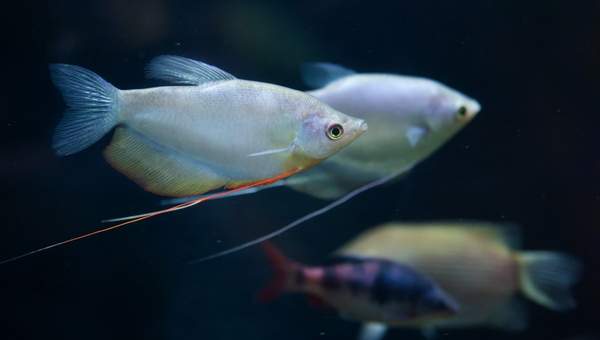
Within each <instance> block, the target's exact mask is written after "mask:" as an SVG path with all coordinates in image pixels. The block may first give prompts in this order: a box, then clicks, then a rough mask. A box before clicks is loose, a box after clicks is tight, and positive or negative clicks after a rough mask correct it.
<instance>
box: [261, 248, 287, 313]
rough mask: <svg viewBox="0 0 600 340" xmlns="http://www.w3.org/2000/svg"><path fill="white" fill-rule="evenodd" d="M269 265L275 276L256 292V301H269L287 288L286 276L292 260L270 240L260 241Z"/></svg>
mask: <svg viewBox="0 0 600 340" xmlns="http://www.w3.org/2000/svg"><path fill="white" fill-rule="evenodd" d="M261 245H262V247H263V250H264V251H265V254H266V255H267V259H268V260H269V262H270V263H271V267H272V268H273V270H275V276H274V277H273V278H272V279H271V281H269V282H268V283H267V285H266V286H265V287H264V288H263V289H262V290H261V291H260V293H258V296H257V300H258V302H261V303H263V302H269V301H271V300H273V299H275V298H276V297H278V296H279V295H281V294H283V293H285V291H287V290H288V289H289V287H288V276H289V273H290V269H291V267H292V266H293V262H292V261H290V260H288V259H287V258H286V257H285V255H283V254H282V253H281V252H280V251H279V250H278V249H277V248H275V246H274V245H273V244H272V243H271V242H268V241H266V242H263V243H261Z"/></svg>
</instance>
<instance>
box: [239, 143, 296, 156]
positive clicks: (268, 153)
mask: <svg viewBox="0 0 600 340" xmlns="http://www.w3.org/2000/svg"><path fill="white" fill-rule="evenodd" d="M292 148H293V146H290V147H287V148H283V149H271V150H266V151H261V152H255V153H251V154H249V155H246V156H247V157H255V156H263V155H272V154H276V153H283V152H288V151H290V150H291V149H292Z"/></svg>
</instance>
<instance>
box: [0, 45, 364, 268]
mask: <svg viewBox="0 0 600 340" xmlns="http://www.w3.org/2000/svg"><path fill="white" fill-rule="evenodd" d="M147 71H148V76H150V77H154V78H159V79H164V80H168V81H171V82H174V83H179V84H190V85H195V86H167V87H155V88H149V89H143V90H119V89H117V88H115V87H114V86H112V85H111V84H109V83H108V82H106V81H105V80H104V79H102V78H101V77H100V76H98V75H97V74H95V73H93V72H91V71H88V70H86V69H84V68H81V67H78V66H73V65H66V64H53V65H50V76H51V78H52V82H53V83H54V84H55V85H56V86H57V87H58V88H59V90H60V91H61V93H62V95H63V98H64V99H65V102H66V103H67V105H69V106H70V108H69V109H68V110H67V111H66V112H65V116H64V117H63V119H62V120H61V121H60V123H59V124H58V126H57V128H56V131H55V133H54V143H53V148H54V149H55V150H56V153H57V155H59V156H64V155H70V154H73V153H76V152H79V151H81V150H83V149H85V148H87V147H89V146H90V145H92V144H94V143H95V142H97V141H98V140H99V139H100V138H102V137H103V136H104V135H105V134H107V133H108V132H110V131H111V130H112V129H114V128H115V127H116V131H115V134H114V136H113V139H112V142H111V143H110V145H109V146H108V147H107V148H106V149H105V151H104V156H105V157H106V160H107V161H108V162H109V163H110V164H111V165H112V166H113V167H114V168H115V169H117V170H118V171H120V172H121V173H123V174H125V175H126V176H127V177H129V178H130V179H132V180H133V181H135V182H136V183H137V184H139V185H140V186H141V187H142V188H144V189H146V190H148V191H150V192H153V193H156V194H160V195H167V196H179V197H183V196H191V195H198V194H202V193H204V192H206V191H209V190H212V189H217V188H220V187H226V188H237V189H235V190H242V189H244V188H247V187H251V186H255V185H265V184H268V183H272V182H276V181H278V180H280V179H282V178H285V177H287V176H289V175H291V174H294V173H297V172H299V171H302V170H305V169H308V168H310V167H312V166H314V165H315V164H318V163H319V162H321V161H323V160H324V159H326V158H327V157H330V156H331V155H333V154H335V153H336V152H337V151H339V150H340V149H341V148H343V147H345V146H346V145H348V144H349V143H351V142H352V141H354V140H355V139H356V138H357V137H358V136H360V135H361V134H362V133H363V132H364V131H365V130H366V129H367V124H366V123H365V122H364V121H363V120H362V119H357V118H353V117H350V116H347V115H345V114H343V113H341V112H338V111H335V110H333V109H332V108H330V107H329V106H327V105H325V104H323V103H322V102H320V101H319V100H318V99H316V98H314V97H313V96H310V95H308V94H306V93H304V92H300V91H295V90H291V89H288V88H285V87H281V86H277V85H272V84H266V83H260V82H253V81H247V80H239V79H236V78H235V77H234V76H232V75H230V74H229V73H226V72H224V71H222V70H220V69H218V68H216V67H214V66H210V65H207V64H204V63H201V62H199V61H195V60H191V59H187V58H182V57H176V56H160V57H157V58H155V59H154V60H152V62H151V63H150V64H149V65H148V68H147ZM220 195H223V193H219V194H214V195H211V196H209V197H206V198H201V199H197V200H194V201H193V202H190V203H185V204H182V205H181V206H178V207H174V208H170V209H165V210H162V211H158V212H154V213H150V214H145V215H144V216H140V217H139V218H137V219H135V220H131V221H128V222H124V223H121V224H118V225H115V226H112V227H108V228H104V229H101V230H98V231H95V232H92V233H88V234H85V235H81V236H78V237H74V238H71V239H68V240H65V241H63V242H59V243H55V244H52V245H50V246H47V247H43V248H40V249H37V250H34V251H31V252H28V253H25V254H22V255H19V256H16V257H13V258H11V259H8V260H5V261H0V264H3V263H7V262H10V261H14V260H16V259H19V258H22V257H25V256H28V255H31V254H35V253H37V252H40V251H43V250H47V249H50V248H54V247H57V246H60V245H62V244H66V243H69V242H73V241H76V240H79V239H82V238H85V237H88V236H91V235H95V234H98V233H101V232H105V231H108V230H112V229H115V228H118V227H121V226H123V225H125V224H129V223H133V222H136V221H140V220H142V219H145V218H148V217H151V216H154V215H157V214H161V213H165V212H169V211H174V210H177V209H182V208H185V207H189V206H192V205H194V204H196V203H199V202H201V201H203V200H206V199H211V198H214V197H218V196H220Z"/></svg>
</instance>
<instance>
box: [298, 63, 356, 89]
mask: <svg viewBox="0 0 600 340" xmlns="http://www.w3.org/2000/svg"><path fill="white" fill-rule="evenodd" d="M301 72H302V81H303V82H304V84H306V86H308V87H311V88H319V87H323V86H325V85H327V84H329V83H331V82H332V81H335V80H338V79H340V78H343V77H346V76H349V75H352V74H355V73H356V72H355V71H354V70H351V69H349V68H345V67H343V66H341V65H337V64H332V63H304V64H302V66H301Z"/></svg>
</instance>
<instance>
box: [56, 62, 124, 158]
mask: <svg viewBox="0 0 600 340" xmlns="http://www.w3.org/2000/svg"><path fill="white" fill-rule="evenodd" d="M49 68H50V78H51V79H52V82H53V83H54V85H56V87H58V89H59V90H60V92H61V93H62V95H63V98H64V100H65V102H66V103H67V105H69V106H70V108H69V109H67V110H66V111H65V115H64V117H63V118H62V120H61V121H60V123H58V126H57V127H56V131H55V132H54V137H53V143H52V148H54V150H56V154H57V155H59V156H65V155H70V154H73V153H76V152H79V151H81V150H83V149H85V148H87V147H89V146H90V145H92V144H94V143H95V142H97V141H98V140H99V139H100V138H102V137H103V136H104V135H106V134H107V133H108V132H109V131H110V130H112V129H113V128H114V127H115V126H116V125H117V124H118V123H119V117H118V113H117V106H118V105H117V101H118V96H119V90H118V89H117V88H115V87H114V86H112V85H111V84H109V83H108V82H106V81H105V80H104V79H102V78H101V77H100V76H99V75H97V74H95V73H94V72H92V71H88V70H86V69H84V68H82V67H79V66H74V65H67V64H51V65H50V66H49Z"/></svg>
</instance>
